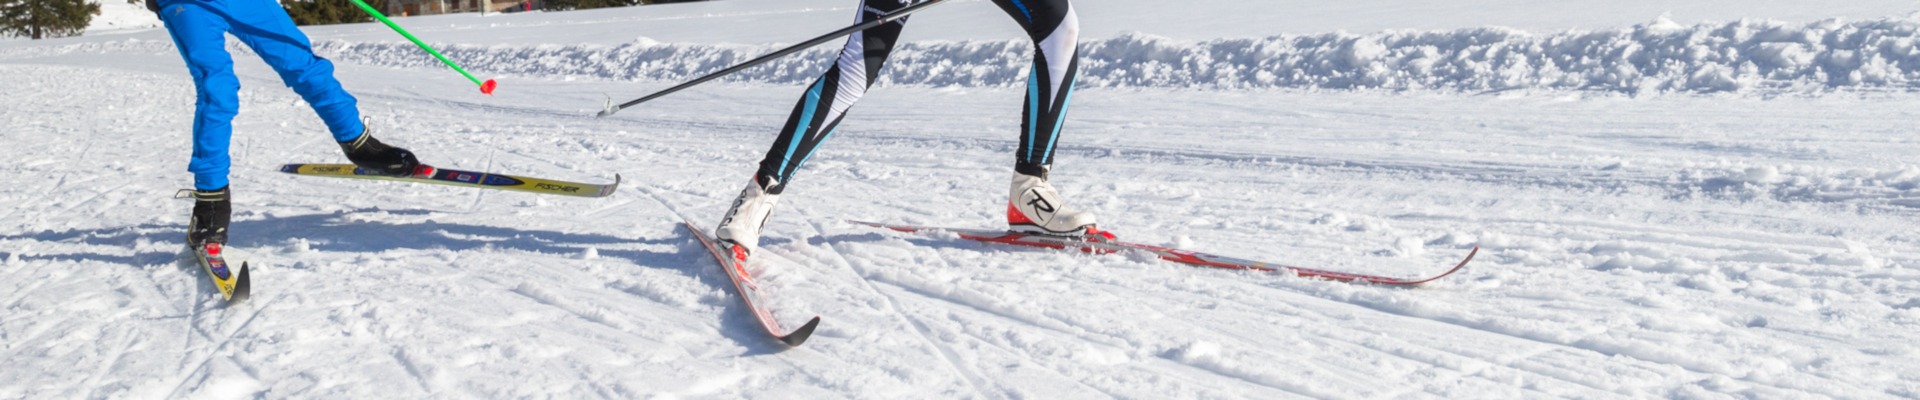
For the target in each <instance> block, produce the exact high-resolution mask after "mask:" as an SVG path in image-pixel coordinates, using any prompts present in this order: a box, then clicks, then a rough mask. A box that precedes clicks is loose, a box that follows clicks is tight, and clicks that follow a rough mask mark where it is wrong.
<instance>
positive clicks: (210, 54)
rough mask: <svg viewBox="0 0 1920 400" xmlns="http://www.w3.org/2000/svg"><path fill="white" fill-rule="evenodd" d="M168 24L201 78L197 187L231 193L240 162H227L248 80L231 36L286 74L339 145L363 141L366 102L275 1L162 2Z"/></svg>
mask: <svg viewBox="0 0 1920 400" xmlns="http://www.w3.org/2000/svg"><path fill="white" fill-rule="evenodd" d="M156 3H157V4H156V5H157V6H158V7H159V10H158V12H159V13H160V20H161V21H164V22H166V25H167V32H168V33H171V34H173V45H174V47H175V48H178V49H179V50H180V57H182V58H185V59H186V62H187V71H188V72H190V73H192V74H193V83H194V86H195V88H196V90H197V92H198V93H197V95H198V97H197V100H195V103H194V112H193V159H192V161H190V162H189V163H188V164H187V171H188V172H192V173H193V187H194V188H195V189H200V190H214V189H219V188H223V187H226V186H227V171H228V169H229V168H230V166H231V165H232V162H233V160H232V158H230V157H228V156H227V147H228V142H229V140H230V139H231V138H232V136H233V117H234V115H236V114H239V113H240V95H239V94H240V79H239V77H237V76H235V75H234V73H233V57H232V56H231V55H229V54H227V37H226V34H229V33H231V34H233V36H234V37H237V38H240V41H241V42H242V43H246V44H247V47H251V48H253V52H254V53H257V54H259V55H260V59H262V60H265V61H266V62H267V65H269V66H272V67H273V70H274V72H278V73H279V74H280V80H281V82H285V83H286V84H287V86H288V87H291V88H293V91H294V92H297V93H299V94H300V97H303V98H305V99H306V100H307V104H308V105H311V106H313V111H314V112H315V113H318V114H320V119H321V120H322V121H325V122H326V124H327V130H329V131H332V132H333V138H334V140H335V141H348V140H353V139H355V138H358V137H360V134H361V133H363V132H364V131H365V130H366V127H365V126H363V125H361V123H360V110H359V108H358V101H356V100H354V98H353V95H350V94H347V91H346V89H342V88H341V87H340V81H338V80H335V79H334V78H333V63H332V62H330V61H327V59H325V58H320V57H319V56H315V55H314V54H313V45H312V44H311V43H309V42H308V41H307V35H306V34H304V33H301V32H300V29H299V28H296V27H295V26H294V25H293V19H292V18H290V17H288V16H287V11H286V10H285V9H282V8H280V3H278V2H275V1H273V0H159V1H157V2H156Z"/></svg>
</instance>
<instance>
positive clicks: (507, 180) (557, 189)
mask: <svg viewBox="0 0 1920 400" xmlns="http://www.w3.org/2000/svg"><path fill="white" fill-rule="evenodd" d="M280 172H285V173H289V174H294V175H304V176H323V177H331V178H352V179H374V180H383V181H400V182H419V183H431V184H436V185H451V186H468V187H477V188H486V189H500V190H512V191H517V192H529V193H541V194H557V195H562V196H578V197H607V196H610V195H613V191H614V189H616V188H618V187H619V186H620V175H619V174H614V175H613V183H609V184H605V185H595V184H588V183H576V182H566V181H556V180H549V179H540V178H529V177H524V176H514V175H506V174H490V173H485V172H473V171H461V170H455V169H446V168H435V167H430V166H427V165H426V164H421V165H420V166H419V167H416V168H414V169H413V174H411V175H407V176H387V175H379V174H374V173H372V172H370V171H367V170H365V169H362V168H360V167H357V166H354V165H353V164H287V165H282V166H280Z"/></svg>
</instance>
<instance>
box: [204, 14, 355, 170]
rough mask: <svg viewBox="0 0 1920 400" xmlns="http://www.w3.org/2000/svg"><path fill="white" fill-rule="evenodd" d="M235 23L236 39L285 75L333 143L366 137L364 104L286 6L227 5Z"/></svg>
mask: <svg viewBox="0 0 1920 400" xmlns="http://www.w3.org/2000/svg"><path fill="white" fill-rule="evenodd" d="M222 1H223V2H224V3H226V5H227V10H228V14H227V15H228V16H229V18H230V19H231V20H232V22H231V24H232V26H233V29H232V31H233V36H234V37H237V38H240V41H241V42H244V43H246V44H247V47H251V48H253V51H254V53H257V54H259V55H260V59H261V60H264V61H266V62H267V65H268V66H271V67H273V71H274V72H277V73H279V75H280V81H281V82H284V83H286V84H287V87H290V88H293V91H294V92H296V93H299V94H300V97H301V98H304V99H305V100H306V101H307V105H308V106H311V107H313V111H314V113H317V114H319V115H320V120H321V121H324V122H326V124H327V130H329V131H332V132H333V140H334V141H337V142H345V141H348V140H353V139H355V138H358V137H359V136H360V133H361V132H362V130H363V129H362V127H361V121H360V109H359V108H358V105H359V101H358V100H355V99H354V98H353V95H352V94H349V93H347V90H346V89H344V88H341V87H340V81H339V80H336V79H334V77H333V62H332V61H328V60H327V59H325V58H321V57H319V56H316V55H314V54H313V46H312V44H311V43H310V42H308V40H307V35H306V34H305V33H302V32H300V29H299V28H298V27H296V26H295V25H294V24H293V19H292V18H291V17H288V16H287V11H286V9H284V8H281V6H280V3H278V2H275V1H272V0H222Z"/></svg>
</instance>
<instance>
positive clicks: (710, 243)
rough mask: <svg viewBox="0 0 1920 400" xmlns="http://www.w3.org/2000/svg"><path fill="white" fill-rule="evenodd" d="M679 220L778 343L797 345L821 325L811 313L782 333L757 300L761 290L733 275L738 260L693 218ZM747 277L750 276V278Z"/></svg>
mask: <svg viewBox="0 0 1920 400" xmlns="http://www.w3.org/2000/svg"><path fill="white" fill-rule="evenodd" d="M680 223H681V225H680V226H682V227H685V228H687V230H688V231H690V232H693V236H694V237H695V238H697V239H699V240H700V244H701V245H702V246H704V247H706V248H707V253H708V254H710V255H712V256H713V258H714V261H715V262H717V263H719V264H720V269H721V270H724V271H726V272H727V278H728V280H731V281H733V289H734V291H735V292H736V293H739V294H740V301H741V302H744V303H746V304H747V308H748V309H750V310H752V311H753V314H754V319H757V320H759V321H760V327H761V328H764V329H765V330H766V331H767V334H768V335H771V336H773V338H774V339H775V340H779V341H780V342H781V343H786V344H787V345H788V346H799V345H801V344H802V343H806V342H807V339H808V338H810V337H813V330H814V328H816V327H819V326H820V316H818V315H815V316H813V318H812V319H809V320H807V323H806V324H805V325H801V326H800V327H799V328H797V329H794V330H793V331H790V332H787V333H784V334H783V333H781V332H780V321H779V320H778V319H775V318H774V317H773V312H772V311H770V310H768V309H766V308H765V306H764V305H763V304H760V303H761V302H759V301H758V300H759V298H760V290H759V289H757V288H752V287H748V286H746V285H745V284H743V283H742V279H741V277H740V276H739V275H736V274H737V273H738V272H737V271H735V269H736V268H738V264H735V263H734V262H732V261H730V259H729V258H728V257H727V255H726V254H724V253H722V252H721V251H720V250H721V249H722V248H723V247H722V245H721V244H720V243H719V241H718V239H714V238H711V237H708V236H707V233H706V232H704V231H701V230H700V228H699V227H698V225H697V224H694V223H693V219H691V218H687V217H686V216H684V215H682V216H680ZM748 279H749V280H750V279H751V278H748Z"/></svg>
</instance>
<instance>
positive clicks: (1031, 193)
mask: <svg viewBox="0 0 1920 400" xmlns="http://www.w3.org/2000/svg"><path fill="white" fill-rule="evenodd" d="M1016 170H1019V171H1020V172H1014V173H1013V187H1012V190H1011V193H1010V194H1009V196H1008V199H1007V225H1008V229H1009V230H1012V231H1014V232H1024V233H1039V234H1047V235H1058V236H1082V237H1091V236H1096V235H1101V234H1103V232H1100V231H1099V230H1098V229H1097V228H1095V226H1094V218H1093V213H1089V212H1085V211H1080V210H1076V209H1074V208H1073V207H1068V206H1067V204H1066V203H1065V202H1063V201H1061V200H1060V192H1059V191H1057V190H1054V189H1053V184H1050V183H1047V170H1048V168H1047V167H1045V166H1032V165H1022V166H1021V167H1020V168H1016ZM1023 172H1038V174H1028V173H1023Z"/></svg>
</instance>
